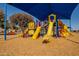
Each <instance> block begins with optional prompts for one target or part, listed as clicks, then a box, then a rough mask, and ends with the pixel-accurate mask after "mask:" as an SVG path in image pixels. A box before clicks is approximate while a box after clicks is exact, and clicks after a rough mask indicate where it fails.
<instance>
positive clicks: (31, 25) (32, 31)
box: [28, 21, 35, 35]
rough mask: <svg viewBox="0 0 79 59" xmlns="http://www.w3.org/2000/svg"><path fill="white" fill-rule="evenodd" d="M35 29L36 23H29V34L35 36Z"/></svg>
mask: <svg viewBox="0 0 79 59" xmlns="http://www.w3.org/2000/svg"><path fill="white" fill-rule="evenodd" d="M34 29H35V23H34V22H33V21H31V22H29V23H28V34H29V35H33V34H34Z"/></svg>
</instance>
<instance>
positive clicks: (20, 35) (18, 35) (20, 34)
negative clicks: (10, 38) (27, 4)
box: [16, 28, 28, 37]
mask: <svg viewBox="0 0 79 59" xmlns="http://www.w3.org/2000/svg"><path fill="white" fill-rule="evenodd" d="M27 32H28V28H27V29H26V30H25V31H24V33H27ZM16 37H23V33H22V32H21V33H19V34H17V35H16Z"/></svg>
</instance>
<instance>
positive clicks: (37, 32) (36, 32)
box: [32, 22, 41, 39]
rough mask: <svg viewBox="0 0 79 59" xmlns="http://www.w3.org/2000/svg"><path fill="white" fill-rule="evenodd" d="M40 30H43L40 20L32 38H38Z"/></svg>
mask: <svg viewBox="0 0 79 59" xmlns="http://www.w3.org/2000/svg"><path fill="white" fill-rule="evenodd" d="M40 31H41V25H40V22H39V23H38V24H37V29H36V31H35V33H34V35H33V36H32V38H33V39H37V37H38V35H39V33H40Z"/></svg>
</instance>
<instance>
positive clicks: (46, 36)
mask: <svg viewBox="0 0 79 59" xmlns="http://www.w3.org/2000/svg"><path fill="white" fill-rule="evenodd" d="M53 24H54V22H51V21H50V22H49V26H48V31H47V34H46V35H45V36H44V39H47V38H48V37H50V36H51V35H53V31H52V28H53Z"/></svg>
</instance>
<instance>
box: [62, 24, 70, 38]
mask: <svg viewBox="0 0 79 59" xmlns="http://www.w3.org/2000/svg"><path fill="white" fill-rule="evenodd" d="M61 36H64V37H67V36H69V29H68V27H67V26H66V25H64V28H63V29H62V32H61Z"/></svg>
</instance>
